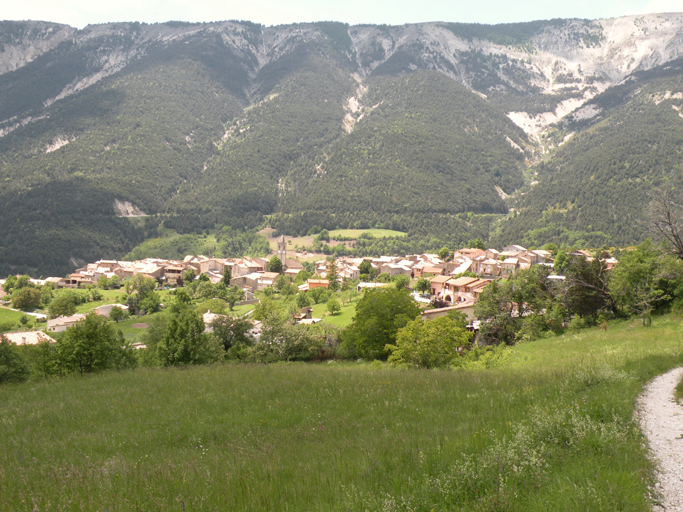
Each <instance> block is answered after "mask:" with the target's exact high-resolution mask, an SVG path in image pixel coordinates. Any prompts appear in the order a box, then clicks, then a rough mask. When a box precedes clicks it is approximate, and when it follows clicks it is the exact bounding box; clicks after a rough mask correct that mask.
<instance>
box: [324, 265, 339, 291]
mask: <svg viewBox="0 0 683 512" xmlns="http://www.w3.org/2000/svg"><path fill="white" fill-rule="evenodd" d="M338 279H339V275H338V274H337V264H336V263H335V262H334V260H332V261H331V262H330V266H329V268H328V270H327V280H328V281H329V283H330V284H329V285H328V286H329V289H330V290H332V291H336V290H338V289H339V281H338Z"/></svg>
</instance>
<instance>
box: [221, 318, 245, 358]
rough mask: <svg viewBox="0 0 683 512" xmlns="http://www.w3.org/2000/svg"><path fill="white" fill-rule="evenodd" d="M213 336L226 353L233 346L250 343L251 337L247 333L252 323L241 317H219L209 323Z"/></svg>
mask: <svg viewBox="0 0 683 512" xmlns="http://www.w3.org/2000/svg"><path fill="white" fill-rule="evenodd" d="M211 327H212V328H213V336H214V337H215V338H216V339H217V340H218V343H219V344H220V345H221V346H222V347H223V350H224V352H225V353H226V354H228V352H229V351H230V350H231V349H232V348H233V347H235V346H237V345H242V346H244V347H248V346H251V345H252V340H251V337H249V335H248V331H249V329H251V328H252V323H251V322H250V321H249V320H247V319H246V318H242V317H219V318H217V319H216V320H214V321H213V322H212V323H211Z"/></svg>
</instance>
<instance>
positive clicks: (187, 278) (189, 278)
mask: <svg viewBox="0 0 683 512" xmlns="http://www.w3.org/2000/svg"><path fill="white" fill-rule="evenodd" d="M196 276H197V274H195V272H194V269H193V268H188V269H187V270H186V271H185V272H183V283H185V285H186V286H187V285H188V284H190V283H193V282H194V278H195V277H196Z"/></svg>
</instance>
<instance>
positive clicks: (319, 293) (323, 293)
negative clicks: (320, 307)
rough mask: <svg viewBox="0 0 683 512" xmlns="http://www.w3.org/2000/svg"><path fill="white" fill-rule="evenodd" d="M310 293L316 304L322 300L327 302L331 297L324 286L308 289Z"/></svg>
mask: <svg viewBox="0 0 683 512" xmlns="http://www.w3.org/2000/svg"><path fill="white" fill-rule="evenodd" d="M307 293H308V295H310V297H311V299H313V302H315V303H316V304H320V303H321V302H327V299H329V298H330V294H329V292H328V291H327V290H326V289H325V288H323V287H322V286H319V287H317V288H311V289H310V290H308V292H307Z"/></svg>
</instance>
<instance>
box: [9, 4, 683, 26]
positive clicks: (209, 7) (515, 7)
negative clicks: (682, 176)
mask: <svg viewBox="0 0 683 512" xmlns="http://www.w3.org/2000/svg"><path fill="white" fill-rule="evenodd" d="M3 4H5V5H3V7H2V11H1V12H0V17H2V19H10V20H23V19H33V20H44V21H54V22H59V23H67V24H69V25H72V26H75V27H78V28H82V27H84V26H85V25H87V24H90V23H105V22H112V21H143V22H147V23H154V22H160V21H168V20H182V21H217V20H228V19H239V20H249V21H253V22H257V23H262V24H264V25H280V24H283V23H293V22H305V21H324V20H332V21H343V22H346V23H350V24H352V25H353V24H358V23H386V24H389V25H400V24H404V23H417V22H424V21H456V22H469V23H490V24H495V23H511V22H518V21H531V20H540V19H550V18H588V19H598V18H611V17H618V16H624V15H628V14H644V13H654V12H682V11H683V0H516V1H515V0H483V1H476V0H475V1H472V0H421V1H417V0H344V1H341V0H327V1H325V0H57V1H55V0H15V1H10V0H3Z"/></svg>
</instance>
